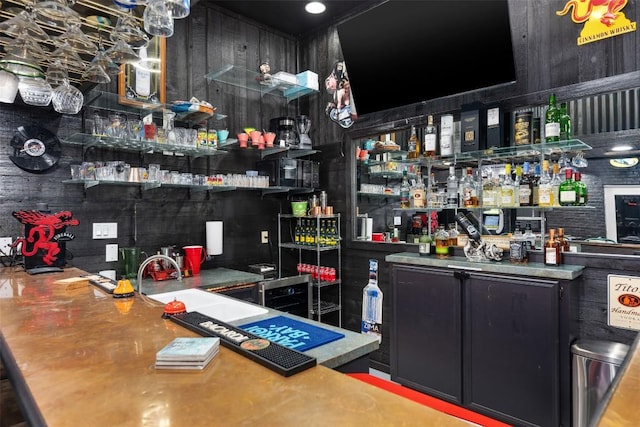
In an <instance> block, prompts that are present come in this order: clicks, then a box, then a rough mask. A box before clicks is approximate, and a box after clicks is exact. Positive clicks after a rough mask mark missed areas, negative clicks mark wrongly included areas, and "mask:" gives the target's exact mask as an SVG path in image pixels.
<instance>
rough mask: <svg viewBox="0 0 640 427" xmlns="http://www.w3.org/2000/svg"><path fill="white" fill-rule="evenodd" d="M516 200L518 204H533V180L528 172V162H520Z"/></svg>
mask: <svg viewBox="0 0 640 427" xmlns="http://www.w3.org/2000/svg"><path fill="white" fill-rule="evenodd" d="M518 202H519V204H520V206H533V182H532V181H531V175H530V174H529V162H524V163H523V164H522V178H521V179H520V185H519V186H518Z"/></svg>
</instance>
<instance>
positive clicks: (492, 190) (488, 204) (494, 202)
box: [482, 169, 498, 208]
mask: <svg viewBox="0 0 640 427" xmlns="http://www.w3.org/2000/svg"><path fill="white" fill-rule="evenodd" d="M486 170H487V176H485V177H483V178H482V207H483V208H492V207H496V206H498V189H497V185H496V179H495V178H494V176H493V172H492V170H491V169H486Z"/></svg>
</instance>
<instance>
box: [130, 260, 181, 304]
mask: <svg viewBox="0 0 640 427" xmlns="http://www.w3.org/2000/svg"><path fill="white" fill-rule="evenodd" d="M157 259H162V260H165V261H169V262H170V263H171V264H173V266H174V267H175V268H176V271H177V272H178V279H177V280H178V281H182V272H181V271H180V266H179V265H178V263H177V262H176V260H175V259H173V258H171V257H168V256H166V255H160V254H156V255H151V256H150V257H148V258H147V259H145V260H144V261H142V264H140V267H139V268H138V277H137V278H136V285H137V286H138V293H139V294H140V295H142V273H144V269H145V268H147V266H148V265H149V264H150V263H151V261H154V260H157Z"/></svg>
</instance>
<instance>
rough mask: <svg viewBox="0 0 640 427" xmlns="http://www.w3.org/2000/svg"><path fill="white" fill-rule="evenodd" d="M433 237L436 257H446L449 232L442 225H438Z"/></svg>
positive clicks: (447, 254)
mask: <svg viewBox="0 0 640 427" xmlns="http://www.w3.org/2000/svg"><path fill="white" fill-rule="evenodd" d="M433 239H434V240H435V241H436V257H438V258H447V257H448V256H449V233H447V231H446V230H445V229H444V225H439V226H438V230H437V231H436V234H434V235H433Z"/></svg>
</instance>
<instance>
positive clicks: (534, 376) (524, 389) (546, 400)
mask: <svg viewBox="0 0 640 427" xmlns="http://www.w3.org/2000/svg"><path fill="white" fill-rule="evenodd" d="M464 295H465V307H466V310H465V312H466V313H468V315H467V317H466V319H465V337H466V338H465V355H464V361H465V362H464V363H465V385H464V387H465V397H464V400H465V404H467V405H469V406H470V407H471V408H473V409H480V408H481V409H480V412H487V410H488V411H489V413H494V414H496V415H498V416H499V415H507V416H510V417H513V418H514V419H513V420H511V421H512V422H515V423H516V424H520V423H521V422H522V421H524V422H526V425H539V426H557V425H559V402H560V397H559V381H560V380H559V361H558V359H559V344H558V339H559V321H558V318H559V317H558V301H559V298H558V283H557V282H555V281H547V280H536V279H529V278H522V277H520V278H516V277H504V276H502V277H499V276H490V275H482V274H472V275H471V276H470V277H469V278H468V279H467V280H465V284H464Z"/></svg>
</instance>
